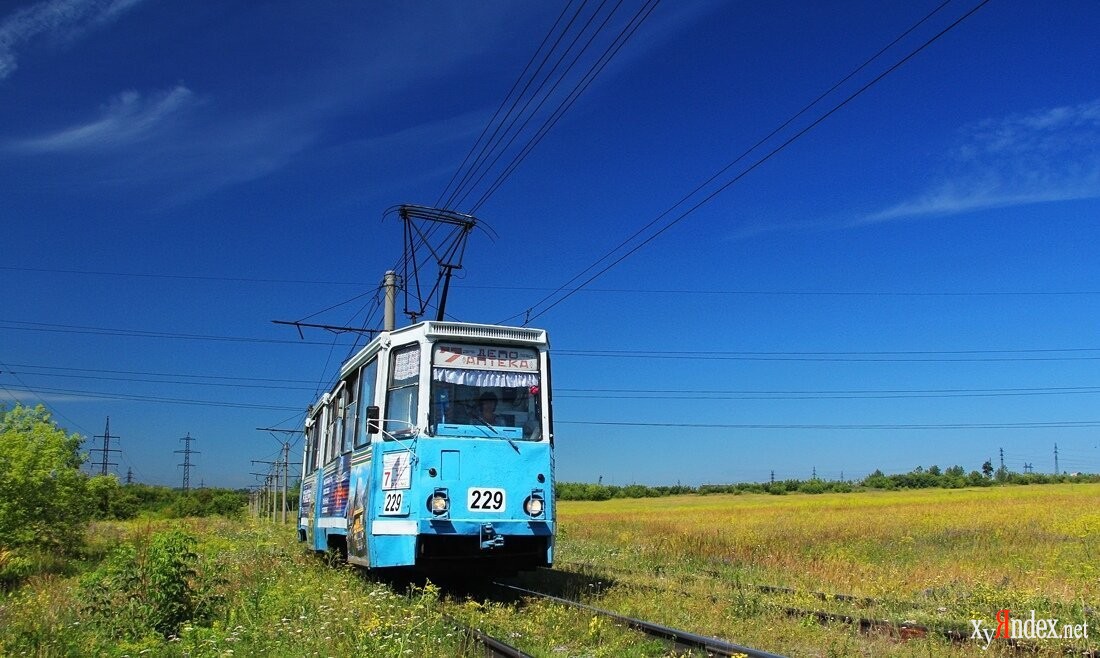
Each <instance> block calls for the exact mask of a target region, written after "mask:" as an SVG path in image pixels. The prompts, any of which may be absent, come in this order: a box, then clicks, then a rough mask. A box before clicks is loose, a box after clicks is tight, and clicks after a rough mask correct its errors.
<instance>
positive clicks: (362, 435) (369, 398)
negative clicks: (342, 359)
mask: <svg viewBox="0 0 1100 658" xmlns="http://www.w3.org/2000/svg"><path fill="white" fill-rule="evenodd" d="M377 380H378V359H372V360H371V362H370V363H368V364H367V365H365V366H363V369H362V370H361V371H360V373H359V422H358V424H357V426H356V430H355V447H356V448H362V447H363V446H365V445H367V444H368V443H370V434H368V433H367V407H369V406H371V405H372V404H376V403H377V401H376V400H375V399H374V386H375V382H376V381H377Z"/></svg>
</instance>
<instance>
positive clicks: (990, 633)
mask: <svg viewBox="0 0 1100 658" xmlns="http://www.w3.org/2000/svg"><path fill="white" fill-rule="evenodd" d="M996 619H997V623H996V625H995V626H988V625H986V623H985V621H984V620H982V619H971V620H970V626H971V628H972V630H973V632H972V633H971V634H970V638H971V639H974V640H979V641H981V642H982V643H983V646H982V648H983V649H988V648H989V645H990V643H992V642H993V640H998V639H1004V640H1008V639H1013V640H1080V639H1087V638H1088V636H1089V624H1088V622H1087V621H1086V622H1084V623H1081V624H1074V623H1062V624H1059V621H1058V620H1057V619H1055V618H1049V617H1038V616H1036V614H1035V611H1034V610H1032V611H1031V614H1030V615H1029V616H1027V617H1023V618H1020V617H1015V618H1014V617H1013V616H1012V611H1011V610H998V611H997V616H996Z"/></svg>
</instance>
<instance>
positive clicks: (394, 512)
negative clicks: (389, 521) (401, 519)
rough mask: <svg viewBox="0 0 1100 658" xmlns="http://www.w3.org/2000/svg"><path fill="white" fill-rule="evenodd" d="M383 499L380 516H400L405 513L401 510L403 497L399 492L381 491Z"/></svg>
mask: <svg viewBox="0 0 1100 658" xmlns="http://www.w3.org/2000/svg"><path fill="white" fill-rule="evenodd" d="M382 493H383V494H385V498H384V499H383V502H382V516H402V515H404V514H406V512H405V511H404V510H403V509H401V503H402V502H403V501H402V499H403V498H404V496H403V495H402V492H400V491H383V492H382Z"/></svg>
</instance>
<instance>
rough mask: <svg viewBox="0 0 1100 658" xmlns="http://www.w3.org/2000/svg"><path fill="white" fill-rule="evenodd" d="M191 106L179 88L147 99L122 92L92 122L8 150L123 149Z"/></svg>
mask: <svg viewBox="0 0 1100 658" xmlns="http://www.w3.org/2000/svg"><path fill="white" fill-rule="evenodd" d="M193 102H194V95H193V94H192V93H191V90H190V89H188V88H187V87H185V86H183V85H177V86H176V87H173V88H172V89H169V90H166V91H162V92H158V93H155V94H152V95H148V96H143V95H142V94H140V93H138V92H136V91H125V92H123V93H121V94H118V95H117V96H115V97H114V98H112V99H111V100H110V101H109V102H108V103H107V104H106V105H105V106H104V107H103V108H102V110H101V111H100V113H99V116H97V117H96V118H94V119H92V120H90V121H87V122H85V123H81V124H78V125H75V126H70V127H68V128H64V129H61V130H58V131H55V132H51V133H48V134H45V135H39V136H36V137H31V138H28V139H23V140H19V141H17V142H14V143H13V144H12V148H14V149H16V150H20V151H24V152H30V153H60V152H77V151H99V150H103V149H110V148H116V147H120V146H126V145H129V144H133V143H135V142H138V141H140V140H142V139H145V138H147V137H149V136H150V135H151V134H153V133H154V132H155V131H156V130H157V128H158V127H161V126H163V124H164V122H165V121H166V120H167V119H169V118H170V117H172V116H174V115H177V114H178V113H179V112H180V111H181V110H182V109H183V108H185V107H186V106H188V105H189V104H191V103H193Z"/></svg>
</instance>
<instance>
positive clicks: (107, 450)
mask: <svg viewBox="0 0 1100 658" xmlns="http://www.w3.org/2000/svg"><path fill="white" fill-rule="evenodd" d="M95 438H97V439H103V447H102V448H92V449H91V450H89V451H88V452H102V453H103V459H102V460H101V461H100V462H99V474H100V475H107V467H108V466H118V464H116V463H114V462H112V461H110V456H111V453H112V452H119V453H120V452H122V451H121V450H118V449H117V448H116V449H112V448H111V439H118V438H121V437H118V436H111V417H110V416H107V429H105V430H103V434H100V435H96V436H95Z"/></svg>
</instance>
